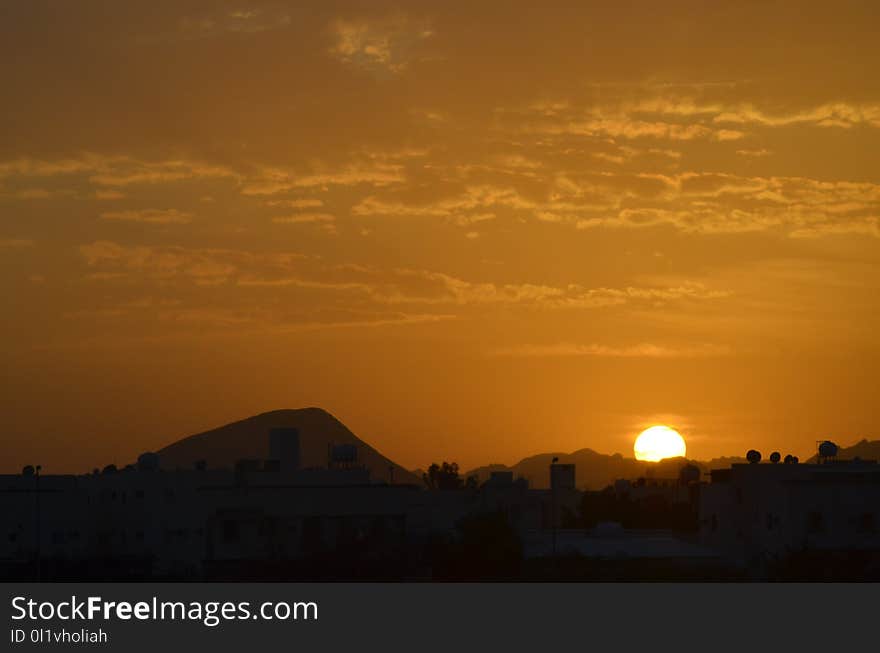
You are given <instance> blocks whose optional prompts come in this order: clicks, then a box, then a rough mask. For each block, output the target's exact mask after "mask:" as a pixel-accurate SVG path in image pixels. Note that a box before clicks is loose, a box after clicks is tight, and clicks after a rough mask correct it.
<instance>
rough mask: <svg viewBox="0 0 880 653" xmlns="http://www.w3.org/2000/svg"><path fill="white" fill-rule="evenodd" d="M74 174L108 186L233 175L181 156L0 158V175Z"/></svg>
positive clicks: (213, 166)
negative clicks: (8, 159)
mask: <svg viewBox="0 0 880 653" xmlns="http://www.w3.org/2000/svg"><path fill="white" fill-rule="evenodd" d="M77 175H79V176H87V178H88V181H89V182H91V183H92V184H94V185H97V186H109V187H122V186H130V185H134V184H157V183H167V182H176V181H183V180H193V179H209V178H236V177H237V174H236V173H235V172H233V171H232V170H231V169H230V168H227V167H225V166H221V165H213V164H209V163H204V162H200V161H190V160H185V159H167V160H158V161H148V160H141V159H137V158H133V157H128V156H105V155H101V154H94V153H86V154H82V155H80V156H78V157H69V158H62V159H55V160H51V159H34V158H28V157H22V158H18V159H13V160H10V161H4V162H0V178H9V177H22V178H45V177H71V176H77ZM101 190H106V189H101Z"/></svg>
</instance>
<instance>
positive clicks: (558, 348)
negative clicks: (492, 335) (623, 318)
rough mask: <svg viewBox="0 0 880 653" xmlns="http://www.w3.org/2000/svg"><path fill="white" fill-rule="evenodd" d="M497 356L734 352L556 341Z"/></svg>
mask: <svg viewBox="0 0 880 653" xmlns="http://www.w3.org/2000/svg"><path fill="white" fill-rule="evenodd" d="M492 353H493V354H494V355H496V356H506V357H514V358H563V357H582V356H586V357H598V358H702V357H709V356H725V355H729V354H730V353H731V351H730V349H729V348H728V347H724V346H718V345H698V346H695V347H693V346H687V347H667V346H662V345H654V344H650V343H642V344H638V345H632V346H627V347H613V346H609V345H602V344H595V343H591V344H572V343H565V342H562V343H557V344H550V345H518V346H515V347H508V348H502V349H497V350H495V351H494V352H492Z"/></svg>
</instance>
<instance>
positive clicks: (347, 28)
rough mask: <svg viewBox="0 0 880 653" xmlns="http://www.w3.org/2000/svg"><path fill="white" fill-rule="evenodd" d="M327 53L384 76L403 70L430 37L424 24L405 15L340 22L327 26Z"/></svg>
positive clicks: (428, 28) (343, 20) (429, 31)
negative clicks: (331, 43) (331, 39)
mask: <svg viewBox="0 0 880 653" xmlns="http://www.w3.org/2000/svg"><path fill="white" fill-rule="evenodd" d="M330 31H331V34H332V36H333V39H334V43H333V45H332V46H331V48H330V54H331V55H332V56H334V57H335V58H337V59H338V60H339V61H341V62H342V63H345V64H349V65H352V66H356V67H359V68H363V69H366V70H371V71H374V72H383V73H387V74H397V73H401V72H403V71H404V70H406V68H407V66H409V64H410V61H411V56H412V52H413V50H414V49H415V48H416V47H417V46H418V45H419V43H420V42H422V41H424V40H426V39H428V38H430V37H431V36H432V35H433V32H432V31H431V28H430V27H429V26H428V24H427V23H426V22H424V21H415V20H412V19H410V18H407V17H405V16H397V17H392V18H387V19H384V20H367V19H340V20H337V21H335V22H334V23H333V24H332V25H331V27H330Z"/></svg>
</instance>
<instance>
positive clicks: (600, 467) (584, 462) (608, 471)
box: [465, 449, 745, 490]
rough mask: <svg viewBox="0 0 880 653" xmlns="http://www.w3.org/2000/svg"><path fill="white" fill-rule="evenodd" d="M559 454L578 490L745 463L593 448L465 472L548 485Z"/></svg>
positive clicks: (739, 459)
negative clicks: (644, 457)
mask: <svg viewBox="0 0 880 653" xmlns="http://www.w3.org/2000/svg"><path fill="white" fill-rule="evenodd" d="M555 457H558V458H559V462H560V463H574V465H575V483H576V484H577V486H578V487H579V488H581V489H588V490H601V489H602V488H604V487H607V486H608V485H611V484H612V483H614V481H616V480H617V479H621V478H623V479H630V480H635V479H637V478H640V477H653V478H677V477H678V471H679V469H681V467H682V466H683V465H685V464H687V463H691V464H693V465H696V466H697V467H699V468H700V470H702V471H703V472H704V473H707V472H708V471H709V470H710V469H718V468H721V467H729V466H730V465H731V464H732V463H736V462H745V459H743V458H721V459H715V460H710V461H708V462H702V461H698V460H687V459H685V458H670V459H667V460H662V461H660V462H657V463H649V462H644V461H641V460H636V459H635V458H627V457H624V456H622V455H621V454H619V453H616V454H613V455H607V454H601V453H597V452H595V451H593V450H592V449H580V450H579V451H575V452H573V453H542V454H538V455H536V456H529V457H528V458H523V459H522V460H520V461H519V462H518V463H516V464H515V465H513V466H512V467H508V466H506V465H499V464H494V465H487V466H485V467H478V468H476V469H472V470H471V471H469V472H466V473H465V476H466V477H467V476H476V477H477V478H479V480H480V481H484V480H486V479H488V478H489V474H490V473H491V472H496V471H512V472H513V475H514V477H516V478H525V479H526V480H528V481H529V484H530V485H531V486H532V487H534V488H545V487H549V485H550V463H551V462H552V461H553V458H555Z"/></svg>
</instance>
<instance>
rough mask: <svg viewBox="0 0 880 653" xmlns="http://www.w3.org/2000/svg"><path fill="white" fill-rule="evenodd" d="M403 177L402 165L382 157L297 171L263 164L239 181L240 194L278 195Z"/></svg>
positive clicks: (374, 183) (384, 183)
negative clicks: (241, 183)
mask: <svg viewBox="0 0 880 653" xmlns="http://www.w3.org/2000/svg"><path fill="white" fill-rule="evenodd" d="M403 181H405V176H404V169H403V166H402V165H400V164H397V163H387V162H384V161H376V160H372V161H366V162H360V163H352V164H350V165H347V166H344V167H342V168H337V169H326V170H314V171H311V172H308V173H297V172H294V171H292V170H287V169H282V168H263V169H262V170H261V171H260V172H258V173H257V174H256V175H254V176H251V177H249V178H248V179H246V180H245V182H244V184H243V185H242V188H241V192H242V194H243V195H277V194H279V193H285V192H288V191H291V190H296V189H301V188H315V189H321V188H324V187H329V186H357V185H361V184H363V185H369V186H377V187H382V186H388V185H390V184H398V183H401V182H403Z"/></svg>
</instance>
